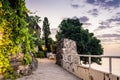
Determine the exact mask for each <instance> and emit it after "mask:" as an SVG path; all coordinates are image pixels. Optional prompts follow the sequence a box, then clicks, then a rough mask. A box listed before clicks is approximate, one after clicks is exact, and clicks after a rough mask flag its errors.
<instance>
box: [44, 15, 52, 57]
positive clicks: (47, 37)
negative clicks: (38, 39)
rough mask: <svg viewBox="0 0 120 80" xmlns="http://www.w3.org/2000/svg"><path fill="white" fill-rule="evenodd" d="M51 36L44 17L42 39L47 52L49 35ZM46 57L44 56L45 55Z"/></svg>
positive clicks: (48, 50) (46, 19) (48, 49)
mask: <svg viewBox="0 0 120 80" xmlns="http://www.w3.org/2000/svg"><path fill="white" fill-rule="evenodd" d="M50 34H51V32H50V28H49V21H48V18H47V17H45V18H44V21H43V38H44V40H45V47H46V48H47V52H50V44H49V35H50ZM45 56H46V55H45Z"/></svg>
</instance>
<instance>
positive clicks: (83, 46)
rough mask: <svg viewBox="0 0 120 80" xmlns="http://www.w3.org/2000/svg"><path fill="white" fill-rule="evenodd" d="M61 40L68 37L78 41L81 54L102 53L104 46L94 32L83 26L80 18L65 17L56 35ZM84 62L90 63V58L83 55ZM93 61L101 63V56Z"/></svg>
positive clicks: (78, 49)
mask: <svg viewBox="0 0 120 80" xmlns="http://www.w3.org/2000/svg"><path fill="white" fill-rule="evenodd" d="M56 38H57V40H58V41H59V40H60V39H62V38H68V39H72V40H74V41H76V44H77V51H78V53H79V54H86V55H101V54H103V48H102V46H101V44H100V40H98V39H97V38H96V37H95V36H94V34H93V33H89V31H88V30H87V29H86V30H85V29H83V28H82V23H80V22H79V19H65V20H63V21H62V22H61V24H60V25H59V31H58V32H57V35H56ZM81 60H82V61H83V63H85V64H87V63H88V58H85V57H81ZM91 60H92V62H96V63H98V64H100V61H101V58H92V59H91Z"/></svg>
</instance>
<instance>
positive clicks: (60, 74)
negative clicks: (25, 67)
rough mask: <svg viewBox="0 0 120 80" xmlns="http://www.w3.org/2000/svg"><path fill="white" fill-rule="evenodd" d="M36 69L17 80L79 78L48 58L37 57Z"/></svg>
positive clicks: (65, 79)
mask: <svg viewBox="0 0 120 80" xmlns="http://www.w3.org/2000/svg"><path fill="white" fill-rule="evenodd" d="M38 62H39V64H38V69H37V70H36V71H35V72H33V74H32V75H30V76H25V77H23V78H20V79H18V80H80V79H79V78H77V77H76V76H74V75H72V74H71V73H69V72H67V71H65V70H64V69H63V68H61V67H59V66H58V65H56V64H55V62H54V61H52V60H48V59H38Z"/></svg>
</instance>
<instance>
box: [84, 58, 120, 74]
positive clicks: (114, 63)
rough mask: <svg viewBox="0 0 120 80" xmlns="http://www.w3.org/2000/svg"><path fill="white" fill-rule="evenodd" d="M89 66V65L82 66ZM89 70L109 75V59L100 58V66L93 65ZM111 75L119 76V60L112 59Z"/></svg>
mask: <svg viewBox="0 0 120 80" xmlns="http://www.w3.org/2000/svg"><path fill="white" fill-rule="evenodd" d="M84 66H87V67H88V66H89V65H84ZM91 68H93V69H96V70H100V71H103V72H108V73H109V58H102V65H97V64H96V63H93V64H92V65H91ZM112 74H114V75H117V76H120V59H116V58H112Z"/></svg>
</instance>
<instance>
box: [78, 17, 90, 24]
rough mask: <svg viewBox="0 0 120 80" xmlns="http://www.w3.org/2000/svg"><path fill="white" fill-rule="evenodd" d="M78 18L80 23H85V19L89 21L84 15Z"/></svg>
mask: <svg viewBox="0 0 120 80" xmlns="http://www.w3.org/2000/svg"><path fill="white" fill-rule="evenodd" d="M79 19H80V22H82V23H86V22H87V21H89V18H88V17H86V16H82V17H80V18H79Z"/></svg>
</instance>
